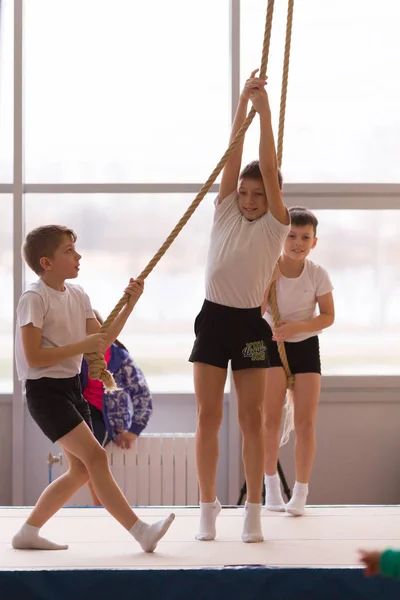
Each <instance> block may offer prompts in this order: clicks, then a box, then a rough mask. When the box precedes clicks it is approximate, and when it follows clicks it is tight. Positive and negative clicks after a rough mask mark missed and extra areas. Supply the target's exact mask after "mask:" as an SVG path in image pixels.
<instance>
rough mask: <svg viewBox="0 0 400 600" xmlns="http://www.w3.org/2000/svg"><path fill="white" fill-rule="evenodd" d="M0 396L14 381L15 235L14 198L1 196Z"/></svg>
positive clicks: (7, 391)
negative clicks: (13, 252) (13, 222)
mask: <svg viewBox="0 0 400 600" xmlns="http://www.w3.org/2000/svg"><path fill="white" fill-rule="evenodd" d="M0 215H1V219H0V289H1V293H0V394H4V393H7V394H9V393H10V392H12V380H13V332H12V322H13V318H12V316H13V297H12V289H13V259H12V256H13V254H12V249H13V242H12V239H13V235H12V227H13V224H12V196H11V195H8V194H0Z"/></svg>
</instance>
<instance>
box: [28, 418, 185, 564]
mask: <svg viewBox="0 0 400 600" xmlns="http://www.w3.org/2000/svg"><path fill="white" fill-rule="evenodd" d="M59 443H60V444H61V445H62V447H63V448H64V449H65V450H67V451H68V452H69V453H70V454H72V455H73V456H75V457H76V458H78V459H79V460H80V461H81V462H82V463H83V464H84V466H85V467H86V470H87V472H88V474H89V477H90V480H91V482H92V485H93V489H94V491H95V493H96V496H97V497H98V498H99V500H100V502H101V503H102V505H103V506H104V507H105V508H106V509H107V510H108V512H109V513H110V514H111V515H112V516H113V517H114V518H115V519H117V521H118V522H119V523H121V525H122V526H123V527H125V529H127V530H128V531H129V533H131V535H132V536H133V537H134V538H135V539H136V540H137V541H138V542H139V544H140V545H141V547H142V548H143V550H144V551H145V552H153V551H154V550H155V548H156V546H157V543H158V541H159V540H160V539H161V538H162V537H163V536H164V535H165V534H166V532H167V531H168V529H169V527H170V525H171V523H172V521H173V520H174V518H175V515H174V514H170V515H169V516H168V517H167V518H166V519H164V520H162V521H158V522H157V523H154V524H153V525H147V524H146V523H144V522H143V521H141V520H140V519H138V517H137V515H136V514H135V513H134V512H133V510H132V509H131V507H130V506H129V504H128V502H127V500H126V498H125V497H124V495H123V494H122V492H121V490H120V489H119V487H118V485H117V484H116V482H115V480H114V478H113V476H112V474H111V471H110V468H109V465H108V459H107V454H106V452H105V450H104V448H102V447H101V446H100V444H99V443H98V442H97V440H96V439H95V438H94V436H93V434H92V432H91V431H90V429H89V428H88V426H87V425H86V423H85V422H83V423H81V424H80V425H78V426H77V427H75V429H73V430H72V431H70V432H69V433H68V434H67V435H65V436H64V437H62V438H61V439H60V440H59ZM51 498H52V496H51ZM41 500H42V499H39V501H38V504H37V505H36V507H35V509H34V513H33V516H34V518H35V523H37V522H41V521H43V519H45V520H47V519H48V518H49V516H48V515H49V513H50V512H51V510H50V509H49V506H48V505H50V504H51V503H50V502H49V503H47V502H45V499H43V500H42V501H41ZM54 505H55V502H53V504H52V506H54ZM53 514H54V513H53ZM50 516H51V515H50ZM17 535H18V534H17Z"/></svg>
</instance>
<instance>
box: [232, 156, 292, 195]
mask: <svg viewBox="0 0 400 600" xmlns="http://www.w3.org/2000/svg"><path fill="white" fill-rule="evenodd" d="M246 178H247V179H262V175H261V171H260V161H258V160H253V161H252V162H250V163H249V164H248V165H246V166H245V167H244V168H243V169H242V172H241V173H240V175H239V179H246ZM278 183H279V189H280V190H281V189H282V187H283V177H282V171H281V170H280V169H278Z"/></svg>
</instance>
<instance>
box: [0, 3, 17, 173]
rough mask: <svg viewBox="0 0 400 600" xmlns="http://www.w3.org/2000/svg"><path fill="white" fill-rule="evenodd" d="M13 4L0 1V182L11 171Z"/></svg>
mask: <svg viewBox="0 0 400 600" xmlns="http://www.w3.org/2000/svg"><path fill="white" fill-rule="evenodd" d="M13 4H14V3H13V2H12V0H2V1H1V2H0V183H10V182H11V181H12V171H13V118H14V117H13V115H14V110H13V98H14V90H13V70H14V59H13V56H14V52H13V46H14V13H13Z"/></svg>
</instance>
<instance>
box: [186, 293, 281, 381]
mask: <svg viewBox="0 0 400 600" xmlns="http://www.w3.org/2000/svg"><path fill="white" fill-rule="evenodd" d="M194 332H195V334H196V340H195V342H194V346H193V350H192V353H191V355H190V357H189V361H190V362H201V363H206V364H208V365H213V366H214V367H220V368H221V369H226V368H227V367H228V362H229V361H231V367H232V370H233V371H237V370H239V369H257V368H258V369H259V368H267V367H269V360H268V353H267V344H268V341H269V338H270V337H271V330H270V328H269V326H268V323H267V322H266V321H265V319H263V318H262V316H261V307H257V308H232V307H230V306H223V305H221V304H216V303H215V302H210V301H209V300H205V301H204V304H203V307H202V309H201V311H200V313H199V314H198V315H197V317H196V320H195V324H194Z"/></svg>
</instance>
